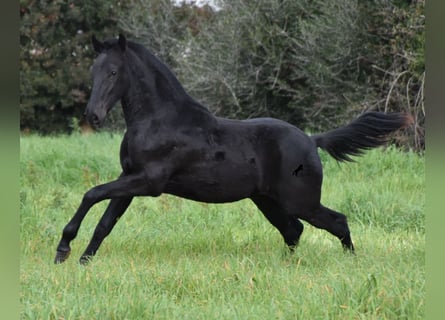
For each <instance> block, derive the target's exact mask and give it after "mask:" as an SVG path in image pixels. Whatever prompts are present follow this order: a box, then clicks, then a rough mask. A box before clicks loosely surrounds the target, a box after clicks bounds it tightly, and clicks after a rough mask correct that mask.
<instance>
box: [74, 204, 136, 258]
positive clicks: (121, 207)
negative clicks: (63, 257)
mask: <svg viewBox="0 0 445 320" xmlns="http://www.w3.org/2000/svg"><path fill="white" fill-rule="evenodd" d="M131 200H133V197H126V198H116V199H111V201H110V204H109V205H108V207H107V209H106V210H105V213H104V214H103V216H102V218H101V219H100V221H99V223H98V224H97V226H96V229H95V230H94V234H93V237H92V239H91V241H90V243H89V244H88V247H87V248H86V250H85V252H84V253H83V254H82V256H81V257H80V260H79V262H80V263H81V264H87V263H88V261H89V260H90V259H91V258H92V257H93V256H94V255H95V254H96V252H97V250H98V249H99V247H100V245H101V244H102V241H103V240H104V239H105V237H106V236H108V235H109V234H110V232H111V230H113V227H114V225H115V224H116V222H117V221H118V220H119V218H120V217H121V216H122V215H123V214H124V213H125V210H127V208H128V206H129V205H130V203H131Z"/></svg>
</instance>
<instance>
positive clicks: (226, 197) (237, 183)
mask: <svg viewBox="0 0 445 320" xmlns="http://www.w3.org/2000/svg"><path fill="white" fill-rule="evenodd" d="M257 180H258V179H257V172H256V170H255V169H254V168H251V167H249V166H239V165H237V166H230V165H229V166H227V165H226V166H224V168H223V167H221V166H218V165H210V166H205V167H198V168H192V169H190V170H187V171H184V172H181V173H178V174H176V175H174V176H173V177H172V178H171V179H170V180H169V182H168V183H167V186H166V191H165V192H166V193H169V194H173V195H176V196H179V197H182V198H187V199H190V200H195V201H201V202H208V203H224V202H233V201H238V200H241V199H244V198H247V197H249V196H251V195H252V194H253V193H254V192H255V190H256V188H257Z"/></svg>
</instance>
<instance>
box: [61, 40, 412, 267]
mask: <svg viewBox="0 0 445 320" xmlns="http://www.w3.org/2000/svg"><path fill="white" fill-rule="evenodd" d="M93 47H94V49H95V51H96V52H97V53H98V56H97V58H96V60H95V62H94V64H93V67H92V76H93V90H92V93H91V97H90V100H89V102H88V105H87V108H86V117H87V120H88V121H89V122H90V123H91V124H92V125H93V126H95V127H99V126H101V125H102V123H103V121H104V119H105V117H106V115H107V113H108V112H109V111H110V109H111V108H112V107H113V106H114V105H115V104H116V102H117V101H118V100H121V103H122V107H123V113H124V117H125V122H126V126H127V130H126V133H125V136H124V138H123V141H122V144H121V149H120V162H121V166H122V173H121V175H120V176H119V177H118V178H117V179H116V180H114V181H111V182H109V183H105V184H102V185H98V186H96V187H94V188H92V189H90V190H89V191H88V192H86V193H85V195H84V196H83V199H82V202H81V204H80V206H79V208H78V209H77V212H76V213H75V215H74V216H73V218H72V219H71V221H70V222H69V223H68V224H67V225H66V227H65V228H64V229H63V235H62V239H61V240H60V243H59V245H58V247H57V254H56V257H55V263H62V262H63V261H65V260H66V259H67V258H68V256H69V253H70V242H71V240H73V239H74V238H75V237H76V235H77V232H78V230H79V227H80V224H81V222H82V220H83V219H84V217H85V215H86V214H87V212H88V210H89V209H90V208H91V207H92V206H93V205H94V204H96V203H97V202H99V201H102V200H104V199H111V201H110V203H109V205H108V207H107V209H106V211H105V213H104V215H103V216H102V218H101V219H100V221H99V223H98V225H97V227H96V229H95V231H94V235H93V238H92V239H91V242H90V243H89V245H88V247H87V248H86V250H85V252H84V253H83V255H82V256H81V258H80V262H81V263H86V262H87V261H88V260H89V259H90V258H91V257H92V256H94V254H95V253H96V252H97V250H98V248H99V246H100V244H101V243H102V241H103V240H104V238H105V237H106V236H107V235H108V234H109V233H110V232H111V230H112V229H113V226H114V225H115V223H116V222H117V220H118V219H119V218H120V217H121V216H122V214H123V213H124V212H125V210H126V209H127V207H128V206H129V205H130V203H131V201H132V199H133V197H135V196H152V197H157V196H159V195H160V194H162V193H169V194H173V195H176V196H179V197H183V198H187V199H192V200H196V201H202V202H212V203H224V202H232V201H237V200H240V199H244V198H250V199H251V200H252V201H253V202H254V203H255V204H256V205H257V207H258V208H259V209H260V210H261V212H262V213H263V214H264V215H265V216H266V218H267V219H268V220H269V221H270V223H271V224H272V225H274V226H275V227H276V228H277V229H278V230H279V232H280V233H281V234H282V236H283V238H284V241H285V242H286V244H287V245H288V246H289V247H290V248H291V249H293V247H294V246H295V245H296V244H297V243H298V240H299V238H300V235H301V233H302V232H303V224H302V223H301V222H300V220H299V219H302V220H304V221H307V222H308V223H310V224H311V225H313V226H315V227H317V228H322V229H325V230H327V231H328V232H330V233H332V234H333V235H335V236H336V237H338V238H339V239H340V241H341V243H342V245H343V247H344V248H345V249H347V250H349V251H353V250H354V246H353V244H352V241H351V237H350V233H349V228H348V224H347V222H346V217H345V215H343V214H341V213H338V212H336V211H334V210H331V209H329V208H326V207H324V206H323V205H322V204H321V203H320V193H321V184H322V179H323V173H322V166H321V162H320V158H319V155H318V152H317V147H320V148H322V149H325V150H326V151H327V152H328V153H329V154H330V155H331V156H333V157H334V158H335V159H337V160H339V161H351V160H352V159H351V158H350V157H349V156H350V155H355V156H356V155H360V154H362V153H363V152H364V151H365V150H367V149H370V148H374V147H377V146H380V145H382V144H384V143H385V142H387V141H388V139H387V135H388V134H390V133H392V132H394V131H396V130H398V129H400V128H403V127H405V126H407V125H409V124H410V122H411V118H410V116H408V115H406V114H401V113H391V114H384V113H379V112H368V113H364V114H362V115H361V116H360V117H358V118H357V119H356V120H354V121H353V122H351V123H350V124H348V125H347V126H344V127H341V128H338V129H334V130H332V131H329V132H326V133H323V134H318V135H313V136H308V135H307V134H305V133H304V132H303V131H301V130H299V129H298V128H296V127H295V126H293V125H291V124H289V123H287V122H284V121H280V120H277V119H271V118H259V119H249V120H229V119H224V118H218V117H215V116H214V115H213V114H212V113H210V112H209V111H208V110H207V109H206V108H205V107H203V106H202V105H201V104H199V103H198V102H196V101H195V100H194V99H193V98H191V97H190V96H189V95H188V94H187V93H186V91H185V90H184V88H183V87H182V86H181V84H180V83H179V81H178V80H177V78H176V77H175V76H174V75H173V73H172V72H171V71H170V70H169V69H168V68H167V66H166V65H164V64H163V63H162V62H160V61H159V60H158V59H157V58H156V57H155V56H154V55H153V54H151V53H150V52H149V51H148V50H147V49H146V48H144V47H143V46H142V45H140V44H137V43H134V42H130V41H127V40H126V39H125V37H124V36H122V35H120V36H119V38H118V39H111V40H106V41H104V42H100V41H98V40H97V39H96V38H95V37H93Z"/></svg>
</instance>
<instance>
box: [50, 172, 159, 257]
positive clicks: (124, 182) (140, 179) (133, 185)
mask: <svg viewBox="0 0 445 320" xmlns="http://www.w3.org/2000/svg"><path fill="white" fill-rule="evenodd" d="M148 181H149V182H148ZM163 185H165V182H163V181H162V179H159V178H158V179H147V175H146V174H145V173H144V172H142V173H138V174H130V175H122V176H120V177H119V178H118V179H117V180H114V181H112V182H109V183H105V184H102V185H99V186H96V187H93V188H91V189H90V190H89V191H88V192H86V193H85V195H84V196H83V199H82V202H81V204H80V206H79V208H78V209H77V211H76V213H75V214H74V216H73V218H72V219H71V220H70V222H68V224H67V225H66V226H65V228H64V229H63V232H62V239H61V240H60V242H59V245H58V246H57V252H56V257H55V259H54V263H56V264H58V263H62V262H64V261H65V260H66V259H67V258H68V256H69V254H70V251H71V248H70V242H71V241H72V240H73V239H74V238H75V237H76V235H77V232H78V230H79V227H80V224H81V223H82V220H83V219H84V218H85V216H86V214H87V213H88V211H89V210H90V208H91V207H92V206H93V205H94V204H96V203H98V202H100V201H102V200H105V199H121V200H120V201H118V200H116V201H114V202H113V204H112V203H110V205H109V206H111V207H109V209H107V211H106V212H105V213H104V217H103V218H102V220H101V222H102V225H101V224H100V223H99V225H98V227H97V230H96V232H95V235H96V238H94V237H93V239H92V243H90V246H89V249H90V250H88V248H87V251H85V253H84V255H85V254H86V255H85V256H88V255H91V253H92V252H95V251H96V250H97V248H98V247H99V245H100V242H101V240H100V239H101V238H102V240H103V238H104V237H105V236H106V235H108V233H109V232H110V231H111V229H112V227H113V226H114V223H115V222H116V218H117V217H118V216H120V215H122V214H123V212H125V209H126V208H127V207H128V205H129V204H130V202H131V198H132V197H134V196H143V195H152V196H157V195H159V194H161V192H162V188H163ZM122 199H124V200H122ZM127 202H128V203H127ZM110 221H111V222H110ZM113 222H114V223H113ZM102 226H105V228H103V227H102ZM108 229H109V230H108ZM103 235H105V236H103ZM99 240H100V241H99Z"/></svg>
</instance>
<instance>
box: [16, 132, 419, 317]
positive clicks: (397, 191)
mask: <svg viewBox="0 0 445 320" xmlns="http://www.w3.org/2000/svg"><path fill="white" fill-rule="evenodd" d="M119 143H120V137H119V136H116V135H114V136H113V135H110V134H106V133H101V134H94V135H88V136H81V135H74V136H61V137H38V136H27V137H22V138H21V159H20V171H21V178H20V179H21V191H20V206H21V211H20V217H21V230H20V231H21V232H20V239H21V272H20V285H21V296H20V299H21V305H22V311H21V318H22V319H206V320H208V319H261V320H264V319H410V320H411V319H422V318H424V316H425V224H424V218H425V216H424V207H425V175H424V158H423V157H420V156H418V155H416V154H413V153H404V152H401V151H398V150H396V149H394V148H387V149H378V150H372V151H370V152H368V153H367V154H366V155H365V156H364V157H361V158H359V159H358V162H357V163H351V164H338V163H337V162H336V161H334V160H332V159H331V158H329V157H328V156H327V155H326V154H322V159H323V162H324V168H325V181H324V186H323V196H322V202H323V203H324V204H325V205H327V206H329V207H331V208H333V209H335V210H337V211H341V212H344V213H345V214H347V216H348V218H349V221H350V228H351V233H352V238H353V241H354V244H355V247H356V253H357V254H356V256H351V255H349V254H344V253H343V251H342V249H341V246H340V243H339V241H338V240H337V239H336V238H334V237H333V236H332V235H330V234H328V233H327V232H325V231H322V230H318V229H315V228H313V227H311V226H310V225H308V224H306V223H305V231H304V233H303V235H302V238H301V241H300V245H299V247H298V248H297V250H296V252H295V254H294V255H290V254H288V253H287V251H286V248H285V246H284V243H283V241H282V238H281V236H280V235H279V233H278V231H276V230H275V229H274V228H273V227H272V226H271V225H270V224H269V223H268V222H267V220H266V219H265V218H264V217H263V216H262V214H261V213H260V212H259V211H257V209H256V208H255V207H254V205H253V204H252V203H251V202H250V201H249V200H244V201H240V202H237V203H231V204H224V205H213V204H204V203H198V202H193V201H188V200H183V199H180V198H176V197H173V196H168V195H162V196H161V197H158V198H137V199H135V200H134V201H133V203H132V205H131V206H130V208H129V209H128V210H127V213H126V214H125V215H124V216H123V217H122V218H121V220H120V221H119V222H118V224H117V225H116V227H115V228H114V230H113V232H112V233H111V234H110V236H109V237H108V238H107V239H106V240H105V241H104V243H103V245H102V246H101V248H100V250H99V252H98V254H97V256H96V257H95V259H94V260H93V261H92V262H91V263H90V264H89V265H88V266H86V267H84V266H81V265H79V264H78V258H79V257H80V255H81V253H82V252H83V250H84V249H85V247H86V245H87V243H88V241H89V239H90V237H91V235H92V232H93V230H94V227H95V225H96V223H97V222H98V220H99V218H100V216H101V214H102V212H103V210H104V209H105V207H106V204H107V201H104V202H103V203H99V204H97V205H96V206H95V207H93V209H92V210H91V211H90V213H89V215H87V217H86V218H85V220H84V223H83V224H82V226H81V229H80V230H79V234H78V237H77V238H76V239H75V240H74V241H73V243H72V252H71V257H70V259H69V260H68V261H66V262H65V263H64V264H61V265H54V264H53V258H54V254H55V249H56V246H57V243H58V241H59V239H60V236H61V231H62V229H63V227H64V226H65V224H66V223H67V222H68V220H69V219H70V218H71V217H72V215H73V214H74V211H75V210H76V209H77V206H78V205H79V202H80V200H81V198H82V195H83V193H84V192H85V191H87V190H88V188H90V187H92V186H94V185H96V184H98V183H104V182H107V181H109V180H111V179H114V178H115V177H116V176H117V175H118V174H119V172H120V170H119V163H118V151H119Z"/></svg>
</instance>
